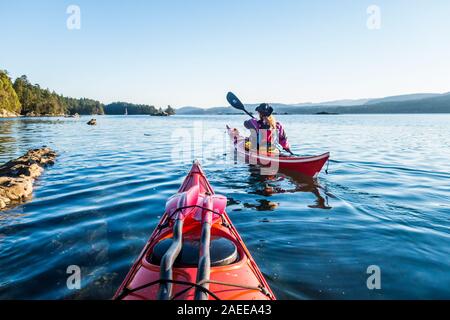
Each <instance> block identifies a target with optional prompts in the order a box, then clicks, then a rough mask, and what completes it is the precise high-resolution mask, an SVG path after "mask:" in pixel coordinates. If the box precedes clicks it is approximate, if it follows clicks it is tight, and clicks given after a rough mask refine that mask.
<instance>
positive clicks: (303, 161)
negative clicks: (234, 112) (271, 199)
mask: <svg viewBox="0 0 450 320" xmlns="http://www.w3.org/2000/svg"><path fill="white" fill-rule="evenodd" d="M227 132H228V135H229V137H230V139H231V141H232V143H233V146H234V151H235V153H236V156H237V158H239V159H240V160H241V161H243V162H245V163H250V164H258V165H261V166H265V167H274V168H276V169H278V170H280V171H287V172H294V173H299V174H302V175H305V176H308V177H314V178H315V177H317V176H318V175H319V173H320V171H321V170H322V168H323V166H324V165H325V163H326V162H327V161H328V160H329V159H330V153H329V152H327V153H324V154H322V155H319V156H310V157H298V156H283V155H278V154H276V155H275V154H273V153H272V154H265V153H261V152H259V153H257V152H254V151H249V150H246V148H245V137H243V136H241V135H240V134H239V132H238V131H237V130H235V129H232V128H230V127H229V126H227Z"/></svg>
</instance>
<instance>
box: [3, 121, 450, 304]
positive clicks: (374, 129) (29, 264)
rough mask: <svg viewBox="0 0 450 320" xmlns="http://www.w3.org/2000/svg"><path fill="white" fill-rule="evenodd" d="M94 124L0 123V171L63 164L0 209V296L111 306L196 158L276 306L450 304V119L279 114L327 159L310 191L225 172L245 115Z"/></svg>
mask: <svg viewBox="0 0 450 320" xmlns="http://www.w3.org/2000/svg"><path fill="white" fill-rule="evenodd" d="M97 119H98V126H96V127H89V126H87V125H86V124H85V123H86V121H87V118H81V119H78V120H77V119H64V118H61V119H56V118H55V119H16V120H0V162H1V163H3V162H5V161H7V160H8V159H10V158H13V157H15V156H18V155H20V154H22V153H23V152H25V151H26V150H27V149H28V148H32V147H39V146H41V145H44V144H45V145H48V146H50V147H52V148H54V149H55V150H57V151H58V153H59V157H58V159H57V163H56V165H55V166H53V167H50V168H48V169H47V170H46V172H45V174H44V175H43V176H42V177H41V178H40V179H39V180H38V181H37V183H36V187H35V192H34V199H33V201H32V202H29V203H26V204H23V205H21V206H19V207H16V208H14V209H12V210H10V211H5V212H0V299H19V298H27V299H28V298H30V299H63V298H76V299H84V298H88V299H98V298H100V299H109V298H110V297H111V296H112V295H113V293H114V291H115V290H116V288H117V286H118V285H119V284H120V283H121V281H122V280H123V277H124V276H125V274H126V272H127V271H128V269H129V267H130V265H131V264H132V262H133V261H134V259H135V258H136V256H137V255H138V253H139V252H140V250H141V249H142V247H143V245H144V244H145V242H146V240H147V239H148V237H149V235H150V233H151V231H152V230H153V228H154V227H155V226H156V223H157V221H158V219H159V217H160V216H161V214H162V210H163V207H164V204H165V201H166V199H167V198H168V197H169V196H170V195H172V194H173V193H174V192H176V190H177V189H178V187H179V185H180V183H181V182H182V179H183V177H184V176H185V174H186V173H187V171H188V170H189V168H190V163H191V161H192V159H193V158H194V157H195V158H199V159H200V160H201V161H202V163H203V166H204V169H205V171H206V174H207V176H208V177H209V178H210V181H211V183H212V185H213V186H214V187H215V189H216V192H218V193H222V194H225V195H227V196H228V198H229V205H228V212H229V215H230V217H231V219H232V220H233V222H234V224H235V225H236V227H237V229H238V230H239V232H240V233H241V235H242V237H243V238H244V241H245V242H246V244H247V246H248V247H249V249H250V251H251V252H252V253H253V256H254V258H255V259H256V261H257V263H258V264H259V266H260V268H261V270H262V271H263V273H264V274H265V276H266V277H267V279H268V281H269V283H270V285H271V286H272V288H273V289H274V291H275V293H276V294H277V296H278V298H280V299H304V298H306V299H350V298H356V299H391V298H406V299H414V298H429V299H434V298H446V299H450V200H449V199H450V183H449V181H450V173H449V169H450V131H449V123H450V115H388V116H387V115H364V116H362V115H354V116H353V115H345V116H344V115H342V116H280V117H279V119H280V120H281V121H282V122H283V123H284V124H285V126H286V129H287V132H288V134H289V137H290V141H291V144H292V145H293V146H294V150H295V151H296V152H298V153H302V154H318V153H322V152H325V151H331V152H332V159H333V161H332V162H331V164H330V170H329V171H330V174H329V175H325V174H324V173H322V174H321V176H320V178H319V179H318V181H316V182H315V183H314V184H311V183H308V182H306V181H302V180H299V179H294V178H289V177H284V176H277V177H274V178H269V177H265V178H264V177H261V176H259V175H258V173H257V172H255V171H253V170H252V169H250V168H249V167H248V166H246V165H233V164H232V163H229V162H227V161H226V160H227V158H228V157H229V152H228V151H229V150H228V149H227V148H226V146H225V144H226V141H227V139H226V136H225V130H223V129H222V128H223V127H224V125H225V123H226V122H228V123H230V124H231V125H234V126H239V127H240V128H242V121H243V120H244V119H245V117H240V116H229V117H225V116H217V117H182V116H176V117H171V118H156V117H145V116H144V117H131V116H129V117H109V116H108V117H97ZM194 138H195V139H194ZM69 265H78V266H80V267H81V270H82V280H83V283H82V289H81V290H79V291H70V290H68V289H67V287H66V278H67V275H66V268H67V267H68V266H69ZM370 265H377V266H379V267H380V268H381V284H382V289H381V290H379V291H370V290H368V289H367V286H366V279H367V277H368V275H367V274H366V270H367V267H368V266H370Z"/></svg>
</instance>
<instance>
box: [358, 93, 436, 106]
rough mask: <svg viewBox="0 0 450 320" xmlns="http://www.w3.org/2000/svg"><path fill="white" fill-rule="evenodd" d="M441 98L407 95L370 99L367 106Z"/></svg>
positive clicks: (416, 94) (430, 94)
mask: <svg viewBox="0 0 450 320" xmlns="http://www.w3.org/2000/svg"><path fill="white" fill-rule="evenodd" d="M438 96H440V94H439V93H415V94H405V95H401V96H392V97H386V98H380V99H369V100H368V101H367V102H366V103H365V104H376V103H381V102H399V101H414V100H421V99H427V98H434V97H438Z"/></svg>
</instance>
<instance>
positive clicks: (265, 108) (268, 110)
mask: <svg viewBox="0 0 450 320" xmlns="http://www.w3.org/2000/svg"><path fill="white" fill-rule="evenodd" d="M255 111H257V112H259V113H261V114H262V115H263V116H265V117H268V116H270V115H271V114H272V112H273V108H272V107H271V106H270V105H269V104H268V103H261V104H260V105H259V106H257V107H256V109H255Z"/></svg>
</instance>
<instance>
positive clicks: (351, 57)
mask: <svg viewBox="0 0 450 320" xmlns="http://www.w3.org/2000/svg"><path fill="white" fill-rule="evenodd" d="M70 4H76V5H78V6H79V7H80V9H81V29H80V30H75V31H69V30H68V29H67V27H66V20H67V17H68V15H67V14H66V9H67V7H68V5H70ZM371 4H377V5H378V6H379V7H380V8H381V19H382V20H381V29H380V30H369V29H368V28H367V26H366V21H367V18H368V14H367V13H366V10H367V7H368V6H369V5H371ZM0 21H1V27H2V41H1V49H0V68H2V69H7V70H8V71H9V72H10V74H11V76H13V77H16V76H19V75H21V74H26V75H28V77H29V79H30V80H31V81H32V82H33V83H39V84H40V85H41V86H43V87H48V88H51V89H53V90H55V91H57V92H58V93H62V94H64V95H68V96H74V97H89V98H94V99H99V100H101V101H102V102H105V103H108V102H112V101H118V100H121V101H129V102H134V103H148V104H155V105H158V106H159V105H167V104H171V105H173V106H175V107H181V106H185V105H196V106H201V107H211V106H220V105H226V101H225V94H226V92H227V91H229V90H232V91H235V92H236V93H237V94H238V95H239V96H241V97H242V98H243V100H245V101H246V102H260V101H270V102H284V103H298V102H305V101H324V100H334V99H342V98H367V97H380V96H387V95H395V94H403V93H415V92H448V91H450V58H449V57H450V41H449V35H450V1H448V0H432V1H426V0H423V1H419V0H415V1H413V0H386V1H385V0H382V1H381V0H380V1H378V0H371V1H365V0H360V1H354V0H339V1H337V0H335V1H331V0H330V1H325V0H321V1H301V0H214V1H212V0H158V1H156V0H150V1H149V0H146V1H144V0H142V1H138V0H134V1H133V0H130V1H111V0H109V1H103V0H95V1H85V0H82V1H81V0H73V1H61V0H53V1H50V0H48V1H43V0H40V1H23V0H15V1H5V0H1V1H0Z"/></svg>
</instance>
